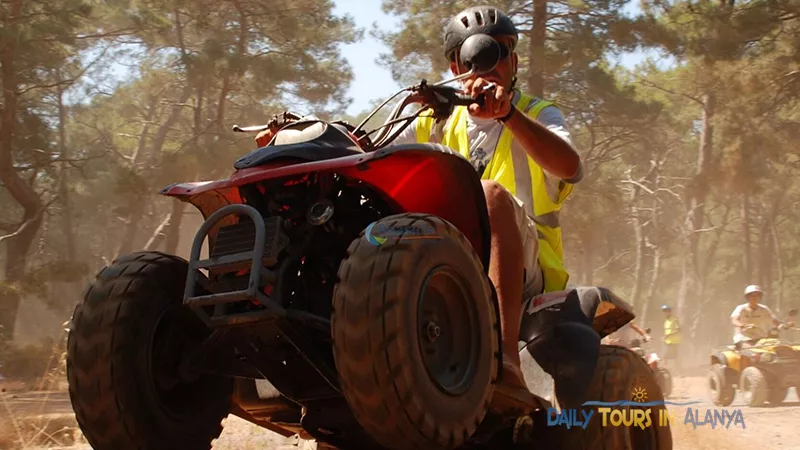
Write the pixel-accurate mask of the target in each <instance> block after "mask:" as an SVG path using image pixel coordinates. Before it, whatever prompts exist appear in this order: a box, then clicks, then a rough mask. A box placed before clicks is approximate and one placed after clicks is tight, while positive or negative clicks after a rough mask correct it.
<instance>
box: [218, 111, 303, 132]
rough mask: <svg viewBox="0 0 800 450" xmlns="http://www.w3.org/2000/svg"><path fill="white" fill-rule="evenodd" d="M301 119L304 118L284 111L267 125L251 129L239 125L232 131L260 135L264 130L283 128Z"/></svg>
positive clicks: (251, 127) (255, 126)
mask: <svg viewBox="0 0 800 450" xmlns="http://www.w3.org/2000/svg"><path fill="white" fill-rule="evenodd" d="M300 119H302V117H300V116H298V115H297V114H294V113H290V112H289V111H284V112H283V113H282V114H281V115H280V116H279V115H274V116H272V119H270V121H269V122H267V123H266V124H265V125H254V126H250V127H240V126H239V125H234V126H233V128H232V129H233V132H234V133H258V132H261V131H264V130H269V129H277V128H283V127H284V126H285V125H286V124H288V123H290V122H296V121H298V120H300Z"/></svg>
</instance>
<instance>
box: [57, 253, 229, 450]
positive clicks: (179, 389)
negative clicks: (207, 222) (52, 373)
mask: <svg viewBox="0 0 800 450" xmlns="http://www.w3.org/2000/svg"><path fill="white" fill-rule="evenodd" d="M187 272H188V264H187V262H186V261H184V260H182V259H180V258H177V257H174V256H170V255H165V254H162V253H156V252H142V253H134V254H131V255H128V256H125V257H122V258H120V259H118V260H116V261H114V263H113V264H112V265H110V266H108V267H106V268H105V269H103V270H102V271H101V272H100V273H99V274H98V275H97V280H96V281H95V283H94V284H92V285H91V286H90V287H89V289H88V290H87V292H86V294H85V296H84V299H83V301H82V302H81V303H80V304H79V305H78V306H77V307H76V308H75V313H74V315H73V318H72V326H71V327H70V333H69V339H68V349H67V377H68V381H69V395H70V399H71V401H72V405H73V408H74V409H75V416H76V419H77V421H78V424H79V425H80V428H81V430H82V431H83V434H84V435H85V436H86V439H87V440H88V441H89V444H90V445H91V446H92V447H93V448H94V449H96V450H139V449H165V450H166V449H176V448H181V449H186V450H207V449H209V448H210V447H211V441H212V440H214V439H215V438H216V437H218V436H219V434H220V433H221V432H222V425H221V421H222V419H223V418H225V417H226V416H227V415H228V411H229V410H230V405H231V393H232V391H233V380H232V379H227V378H221V377H214V376H211V375H197V376H194V377H193V378H194V379H186V377H185V376H181V375H180V373H179V370H178V365H179V363H180V361H181V355H182V354H185V353H186V352H187V351H189V350H191V348H192V347H193V346H196V345H198V344H199V343H200V342H201V341H202V340H203V339H204V338H205V337H206V336H207V335H208V334H209V333H210V330H209V329H208V328H207V327H206V326H205V325H204V324H203V323H202V322H201V321H200V319H199V318H197V316H195V314H194V313H193V312H192V311H190V310H189V309H186V308H184V307H183V304H182V300H183V290H184V284H185V281H186V275H187Z"/></svg>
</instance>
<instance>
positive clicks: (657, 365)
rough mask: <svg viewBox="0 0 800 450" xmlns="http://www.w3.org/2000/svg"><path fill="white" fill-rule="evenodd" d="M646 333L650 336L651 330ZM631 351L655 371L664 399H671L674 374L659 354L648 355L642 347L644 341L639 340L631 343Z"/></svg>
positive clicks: (651, 353)
mask: <svg viewBox="0 0 800 450" xmlns="http://www.w3.org/2000/svg"><path fill="white" fill-rule="evenodd" d="M645 331H646V332H647V334H650V328H648V329H647V330H645ZM631 350H632V351H633V352H634V353H636V354H637V355H639V356H640V357H642V359H644V360H645V362H646V363H647V365H648V366H650V370H652V371H653V375H654V376H655V377H656V381H657V382H658V386H659V387H660V388H661V393H663V394H664V398H669V396H670V395H671V394H672V374H670V372H669V370H667V367H666V366H665V365H664V362H663V361H662V360H661V357H660V356H658V353H656V352H650V353H648V352H647V350H646V349H645V348H644V347H643V346H642V341H640V340H639V339H636V340H634V341H633V342H632V343H631Z"/></svg>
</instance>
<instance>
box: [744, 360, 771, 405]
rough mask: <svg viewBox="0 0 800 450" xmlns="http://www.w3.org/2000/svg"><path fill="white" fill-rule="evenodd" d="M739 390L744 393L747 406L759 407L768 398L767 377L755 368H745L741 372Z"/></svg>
mask: <svg viewBox="0 0 800 450" xmlns="http://www.w3.org/2000/svg"><path fill="white" fill-rule="evenodd" d="M739 388H740V389H741V390H742V392H743V393H744V398H745V402H746V403H747V405H748V406H761V405H763V404H764V402H766V401H767V398H768V397H769V386H768V385H767V377H766V376H764V372H762V371H761V370H759V369H758V368H757V367H753V366H750V367H746V368H745V369H744V370H743V371H742V378H741V381H740V382H739Z"/></svg>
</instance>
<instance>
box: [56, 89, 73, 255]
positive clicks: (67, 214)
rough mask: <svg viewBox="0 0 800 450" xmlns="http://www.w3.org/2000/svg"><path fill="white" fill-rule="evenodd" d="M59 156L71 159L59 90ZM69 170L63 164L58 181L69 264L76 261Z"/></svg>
mask: <svg viewBox="0 0 800 450" xmlns="http://www.w3.org/2000/svg"><path fill="white" fill-rule="evenodd" d="M58 154H59V158H61V159H62V160H67V159H69V156H70V155H69V147H67V108H66V106H65V105H64V90H63V89H59V90H58ZM68 177H69V170H68V169H67V163H66V162H62V163H61V173H60V174H59V180H58V198H59V200H61V205H62V206H63V210H62V211H61V232H62V233H63V234H64V244H65V245H66V252H65V255H64V256H65V257H66V258H65V259H66V260H67V261H69V262H74V261H75V260H76V255H75V230H74V229H73V227H72V205H71V204H70V201H69V178H68Z"/></svg>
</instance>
